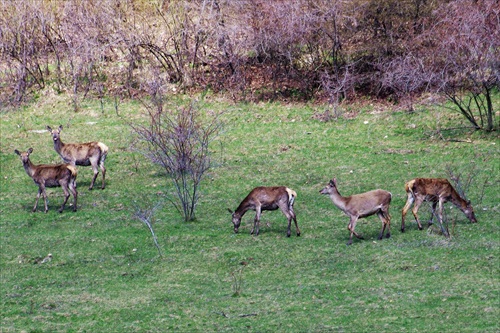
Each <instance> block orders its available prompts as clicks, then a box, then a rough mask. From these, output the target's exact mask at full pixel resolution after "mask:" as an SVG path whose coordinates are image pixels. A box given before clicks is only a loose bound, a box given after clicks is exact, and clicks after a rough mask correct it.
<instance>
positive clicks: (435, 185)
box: [401, 178, 477, 237]
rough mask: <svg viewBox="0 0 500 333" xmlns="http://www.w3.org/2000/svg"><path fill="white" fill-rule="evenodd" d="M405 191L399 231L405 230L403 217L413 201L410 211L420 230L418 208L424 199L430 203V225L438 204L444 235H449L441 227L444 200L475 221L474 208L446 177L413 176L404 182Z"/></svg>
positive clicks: (439, 218)
mask: <svg viewBox="0 0 500 333" xmlns="http://www.w3.org/2000/svg"><path fill="white" fill-rule="evenodd" d="M405 191H406V195H407V199H406V204H405V206H404V207H403V210H402V216H401V232H404V231H405V217H406V213H408V210H409V209H410V207H411V205H412V204H413V203H414V206H413V209H412V213H413V216H414V217H415V220H416V221H417V224H418V229H419V230H422V229H423V228H422V224H421V223H420V220H419V218H418V215H417V213H418V209H419V208H420V205H422V203H423V202H424V201H428V202H431V203H432V215H431V219H430V221H429V225H431V224H432V223H433V221H434V215H435V214H436V213H435V212H436V206H438V205H439V210H438V214H437V216H438V220H439V223H440V225H441V230H443V232H444V234H445V236H447V237H448V236H449V234H448V232H447V231H446V230H445V229H444V228H443V204H444V203H446V202H451V203H452V204H454V205H455V206H456V207H458V208H459V209H460V210H461V211H462V212H463V213H464V214H465V216H467V218H468V219H469V220H470V221H471V222H472V223H476V222H477V219H476V215H475V214H474V209H473V208H472V205H471V203H470V201H469V200H465V199H463V198H462V197H461V196H460V195H459V194H458V192H457V191H456V190H455V189H454V188H453V186H452V185H451V184H450V182H449V181H448V179H445V178H415V179H412V180H410V181H408V182H406V184H405Z"/></svg>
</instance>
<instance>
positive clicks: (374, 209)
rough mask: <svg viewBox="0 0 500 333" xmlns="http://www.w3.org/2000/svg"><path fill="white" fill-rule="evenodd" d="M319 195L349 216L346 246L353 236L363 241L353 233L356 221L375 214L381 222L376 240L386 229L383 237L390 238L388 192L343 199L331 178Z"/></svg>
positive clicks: (389, 194)
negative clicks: (329, 200)
mask: <svg viewBox="0 0 500 333" xmlns="http://www.w3.org/2000/svg"><path fill="white" fill-rule="evenodd" d="M319 193H321V194H327V195H329V196H330V199H332V201H333V204H334V205H335V206H337V207H338V208H339V209H340V210H341V211H343V212H344V213H345V214H346V215H347V216H349V218H350V220H349V224H348V225H347V229H348V230H349V231H350V232H351V236H350V237H349V241H348V242H347V245H351V244H352V236H353V235H354V236H356V237H357V238H359V239H363V237H362V236H360V235H359V234H358V233H356V231H354V228H356V222H357V221H358V219H360V218H363V217H368V216H371V215H374V214H377V215H378V217H379V218H380V220H381V221H382V230H380V234H379V236H378V239H382V237H383V235H384V231H385V228H386V227H387V233H386V235H385V237H386V238H389V237H391V233H390V226H391V217H390V215H389V205H390V204H391V199H392V194H391V193H390V192H387V191H384V190H380V189H378V190H373V191H369V192H365V193H360V194H353V195H351V196H348V197H343V196H342V195H340V193H339V191H338V189H337V179H336V178H333V179H332V180H330V182H329V183H328V185H326V187H325V188H324V189H322V190H321V191H319Z"/></svg>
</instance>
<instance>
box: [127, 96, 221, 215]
mask: <svg viewBox="0 0 500 333" xmlns="http://www.w3.org/2000/svg"><path fill="white" fill-rule="evenodd" d="M152 101H153V105H149V104H145V105H146V109H147V111H148V117H149V119H148V124H147V125H144V126H141V125H132V128H133V129H134V131H135V132H136V133H137V135H138V137H139V140H140V141H141V142H143V143H144V144H145V150H144V151H143V153H144V155H145V156H147V157H148V158H149V159H150V160H151V161H152V162H153V163H155V164H158V165H160V166H161V167H162V168H163V169H164V171H165V173H166V175H167V176H168V178H170V180H171V181H172V185H173V186H174V189H175V197H176V198H175V199H173V198H171V197H170V196H168V199H169V200H170V202H172V204H173V205H174V206H175V208H176V209H177V210H178V211H179V212H180V213H181V214H182V216H183V217H184V220H185V221H191V220H194V219H195V210H196V205H197V203H198V199H199V196H200V194H199V187H200V183H201V181H202V180H203V178H204V176H205V174H206V172H207V171H208V170H209V169H210V167H211V166H212V162H211V158H210V151H209V144H210V143H211V142H212V141H213V140H214V139H215V138H216V137H217V135H218V134H219V131H220V127H221V122H220V121H219V116H218V115H214V116H211V117H209V118H207V119H205V120H204V119H203V117H202V114H201V112H200V111H199V110H197V109H196V108H195V107H194V106H193V105H192V104H191V105H189V106H187V107H180V108H178V109H177V110H166V109H165V108H164V102H163V96H161V95H160V94H156V95H153V96H152Z"/></svg>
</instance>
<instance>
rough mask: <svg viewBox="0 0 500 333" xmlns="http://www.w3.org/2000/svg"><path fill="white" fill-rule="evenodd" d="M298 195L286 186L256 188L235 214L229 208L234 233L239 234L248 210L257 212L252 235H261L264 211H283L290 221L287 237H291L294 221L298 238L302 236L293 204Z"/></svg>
mask: <svg viewBox="0 0 500 333" xmlns="http://www.w3.org/2000/svg"><path fill="white" fill-rule="evenodd" d="M296 197H297V193H296V192H295V191H294V190H292V189H289V188H287V187H285V186H276V187H265V186H261V187H256V188H254V189H253V190H252V191H251V192H250V193H249V194H248V195H247V196H246V198H245V199H243V201H242V202H241V203H240V205H239V206H238V208H237V209H236V211H235V212H233V211H232V210H231V209H229V208H228V210H229V212H230V213H231V214H232V217H233V225H234V232H235V233H238V229H239V227H240V224H241V218H242V217H243V215H245V213H246V212H247V211H248V210H254V211H255V219H254V223H253V228H252V231H251V234H254V232H255V235H256V236H257V235H259V224H260V216H261V214H262V211H264V210H276V209H278V208H279V209H281V211H282V212H283V214H285V216H286V218H287V219H288V229H287V233H286V236H287V237H290V234H291V231H290V228H291V225H292V219H293V221H294V222H295V228H296V231H297V236H300V230H299V226H298V225H297V217H296V215H295V212H294V211H293V204H294V202H295V198H296Z"/></svg>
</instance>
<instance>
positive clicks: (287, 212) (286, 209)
mask: <svg viewBox="0 0 500 333" xmlns="http://www.w3.org/2000/svg"><path fill="white" fill-rule="evenodd" d="M280 209H281V211H282V212H283V214H284V215H285V216H286V218H287V220H288V228H287V229H286V237H290V235H291V233H292V232H291V230H290V229H291V227H292V216H293V215H292V212H291V211H290V209H289V207H288V206H284V207H283V206H281V207H280Z"/></svg>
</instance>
